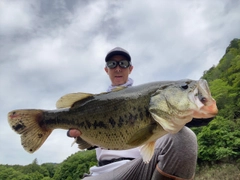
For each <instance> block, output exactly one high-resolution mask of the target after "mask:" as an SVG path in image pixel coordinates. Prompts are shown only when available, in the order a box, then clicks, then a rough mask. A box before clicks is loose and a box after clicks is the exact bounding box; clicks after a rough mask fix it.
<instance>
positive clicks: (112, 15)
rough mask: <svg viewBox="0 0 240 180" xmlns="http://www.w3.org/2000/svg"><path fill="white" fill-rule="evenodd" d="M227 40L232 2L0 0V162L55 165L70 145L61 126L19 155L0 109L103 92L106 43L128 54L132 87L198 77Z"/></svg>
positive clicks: (234, 34)
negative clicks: (32, 150)
mask: <svg viewBox="0 0 240 180" xmlns="http://www.w3.org/2000/svg"><path fill="white" fill-rule="evenodd" d="M233 38H240V1H239V0H228V1H226V0H212V1H209V0H201V1H189V0H182V1H178V0H149V1H145V0H111V1H110V0H91V1H88V0H71V1H67V0H51V1H49V0H41V1H39V0H31V1H30V0H29V1H27V0H1V1H0V164H21V165H26V164H30V163H32V161H33V160H34V159H35V158H37V160H38V162H39V164H42V163H45V162H55V163H60V162H62V161H63V160H64V159H66V158H67V157H68V156H70V155H71V154H73V153H75V152H77V151H78V149H77V145H75V146H73V147H71V143H72V142H73V139H71V138H68V137H67V136H66V130H55V131H54V132H53V133H52V134H51V135H50V137H49V138H48V139H47V141H46V142H45V143H44V144H43V146H42V147H41V148H40V149H39V150H38V151H37V152H35V153H34V154H29V153H27V152H26V151H25V150H24V149H23V148H22V146H21V143H20V136H19V135H17V134H16V133H15V132H14V131H12V130H11V128H10V126H9V124H8V122H7V113H8V112H9V111H11V110H13V109H23V108H37V109H55V102H56V101H57V100H58V98H59V97H61V96H62V95H64V94H67V93H71V92H89V93H100V92H103V91H105V90H106V88H107V86H108V85H109V83H110V81H109V79H108V76H107V75H106V73H105V71H104V70H103V68H104V65H105V64H104V58H105V55H106V53H107V52H108V51H109V50H111V49H112V48H114V47H116V46H120V47H123V48H125V49H126V50H128V51H129V52H130V54H131V56H132V59H133V60H132V62H133V65H134V70H133V72H132V74H131V76H130V77H131V78H133V79H134V81H135V82H134V84H135V85H138V84H142V83H146V82H150V81H158V80H179V79H185V78H190V79H199V78H200V77H201V76H202V75H203V72H204V71H205V70H208V69H209V68H211V67H212V66H213V65H217V64H218V63H219V60H220V59H221V58H222V56H223V55H224V53H225V50H226V48H227V46H228V45H229V43H230V41H231V40H232V39H233Z"/></svg>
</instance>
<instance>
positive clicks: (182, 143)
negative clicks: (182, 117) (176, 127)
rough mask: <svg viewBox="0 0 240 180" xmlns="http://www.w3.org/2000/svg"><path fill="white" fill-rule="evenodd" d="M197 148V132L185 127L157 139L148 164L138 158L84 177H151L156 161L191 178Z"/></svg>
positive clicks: (111, 179) (143, 179) (96, 179)
mask: <svg viewBox="0 0 240 180" xmlns="http://www.w3.org/2000/svg"><path fill="white" fill-rule="evenodd" d="M197 148H198V147H197V139H196V135H195V134H194V133H193V132H192V130H190V129H189V128H187V127H184V128H183V129H182V130H181V131H179V132H178V133H177V134H167V135H165V136H163V137H161V138H159V139H158V140H157V142H156V146H155V151H154V155H153V158H152V159H151V161H150V162H149V163H148V164H145V163H144V162H143V161H142V159H140V158H139V159H135V160H133V161H131V162H128V163H127V164H125V165H123V166H121V167H119V168H117V169H115V170H113V171H112V172H108V173H104V174H101V175H98V176H93V177H86V178H84V180H151V178H152V174H153V172H154V170H155V169H156V165H157V166H158V167H159V169H160V170H161V171H162V172H163V174H164V173H165V174H168V175H171V176H174V177H178V178H179V179H181V178H182V179H191V178H192V177H193V176H194V174H195V168H196V161H197ZM178 178H176V179H178Z"/></svg>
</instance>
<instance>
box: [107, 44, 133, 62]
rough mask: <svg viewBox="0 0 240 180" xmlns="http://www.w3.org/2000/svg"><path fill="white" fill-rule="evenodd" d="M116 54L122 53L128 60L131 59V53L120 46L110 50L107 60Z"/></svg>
mask: <svg viewBox="0 0 240 180" xmlns="http://www.w3.org/2000/svg"><path fill="white" fill-rule="evenodd" d="M114 55H122V56H124V57H125V58H126V60H128V61H131V56H130V54H129V53H128V52H127V51H126V50H125V49H123V48H120V47H115V48H114V49H112V50H111V51H109V52H108V54H107V56H106V57H105V61H106V62H107V61H108V60H109V59H110V58H111V57H112V56H114Z"/></svg>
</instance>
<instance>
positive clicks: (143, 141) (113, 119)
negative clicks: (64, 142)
mask: <svg viewBox="0 0 240 180" xmlns="http://www.w3.org/2000/svg"><path fill="white" fill-rule="evenodd" d="M56 106H57V108H58V109H57V110H38V109H37V110H36V109H26V110H14V111H11V112H9V113H8V121H9V124H10V126H11V128H12V129H13V130H14V131H16V132H17V133H18V134H21V141H22V146H23V147H24V149H25V150H26V151H28V152H30V153H33V152H35V151H36V150H37V149H38V148H40V147H41V145H42V144H43V143H44V141H45V140H46V139H47V137H48V136H49V135H50V134H51V132H52V131H53V130H54V129H59V128H60V129H70V128H75V129H78V130H80V131H81V133H82V135H81V141H80V145H79V147H80V149H85V148H89V147H90V146H99V147H102V148H106V149H112V150H123V149H130V148H134V147H138V146H142V148H141V154H142V157H143V161H144V162H149V160H150V159H151V158H152V155H153V153H154V144H155V141H156V140H157V139H158V138H160V137H161V136H163V135H165V134H167V133H177V132H178V131H180V130H181V128H182V127H183V126H184V125H185V124H186V123H188V122H190V121H191V120H192V118H210V117H214V116H215V115H216V114H217V112H218V109H217V106H216V102H215V100H214V99H213V98H212V97H211V93H210V90H209V87H208V84H207V82H206V81H205V80H203V79H200V80H199V81H195V80H180V81H160V82H152V83H147V84H143V85H139V86H133V87H128V88H122V87H120V88H116V89H114V90H113V91H111V92H108V93H101V94H87V93H72V94H67V95H65V96H63V97H61V98H60V99H59V100H58V101H57V104H56Z"/></svg>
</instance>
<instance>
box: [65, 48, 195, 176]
mask: <svg viewBox="0 0 240 180" xmlns="http://www.w3.org/2000/svg"><path fill="white" fill-rule="evenodd" d="M105 61H106V67H105V71H106V73H107V74H108V76H109V78H110V80H111V85H110V86H109V88H108V91H111V90H112V89H114V88H116V87H118V86H125V87H128V86H132V84H133V80H132V79H131V78H129V74H130V73H131V72H132V70H133V66H132V61H131V56H130V54H129V53H128V52H127V51H126V50H124V49H122V48H120V47H116V48H114V49H112V50H111V51H110V52H109V53H108V54H107V56H106V58H105ZM190 126H191V125H190ZM67 134H68V136H69V137H78V136H81V132H79V131H78V130H76V129H70V130H69V131H68V133H67ZM96 156H97V160H98V162H99V163H98V166H94V167H91V168H90V175H89V177H85V178H84V180H85V179H86V180H91V179H97V180H112V179H116V180H133V179H137V180H150V179H151V180H156V179H164V180H168V179H179V180H180V179H181V180H182V179H193V177H194V173H195V168H196V161H197V139H196V135H195V134H194V133H193V132H192V131H191V130H190V129H189V128H187V127H184V128H183V129H182V130H180V131H179V132H178V133H177V134H167V135H165V136H163V137H161V138H159V139H158V140H157V142H156V146H155V151H154V155H153V158H152V160H151V161H150V162H149V163H148V164H145V163H144V162H143V161H142V158H141V155H140V151H139V148H134V149H129V150H118V151H116V150H105V149H102V148H96Z"/></svg>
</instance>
